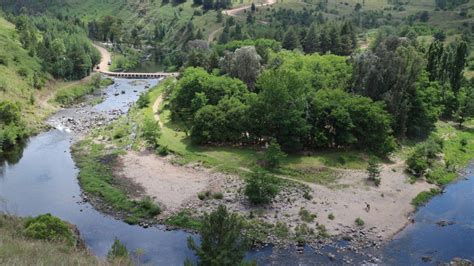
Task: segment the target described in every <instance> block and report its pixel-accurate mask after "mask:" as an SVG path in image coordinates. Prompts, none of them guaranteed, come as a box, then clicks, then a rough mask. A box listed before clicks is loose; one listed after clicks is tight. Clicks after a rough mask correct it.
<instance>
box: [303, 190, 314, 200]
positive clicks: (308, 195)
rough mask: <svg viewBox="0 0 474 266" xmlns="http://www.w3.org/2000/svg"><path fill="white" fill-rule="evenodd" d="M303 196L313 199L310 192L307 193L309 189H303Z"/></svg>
mask: <svg viewBox="0 0 474 266" xmlns="http://www.w3.org/2000/svg"><path fill="white" fill-rule="evenodd" d="M303 198H305V199H307V200H312V199H313V196H312V195H311V194H309V191H307V190H306V191H305V192H304V193H303Z"/></svg>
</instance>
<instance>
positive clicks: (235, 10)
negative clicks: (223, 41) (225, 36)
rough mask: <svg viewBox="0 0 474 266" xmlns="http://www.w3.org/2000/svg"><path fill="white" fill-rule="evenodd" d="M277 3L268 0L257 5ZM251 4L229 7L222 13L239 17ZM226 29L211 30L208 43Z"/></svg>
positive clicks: (274, 0) (263, 22)
mask: <svg viewBox="0 0 474 266" xmlns="http://www.w3.org/2000/svg"><path fill="white" fill-rule="evenodd" d="M276 3H277V0H266V2H265V3H262V4H256V5H255V7H263V6H271V5H274V4H276ZM250 7H251V5H246V6H241V7H236V8H232V9H227V10H223V11H222V14H224V15H227V16H231V17H238V13H239V12H241V11H243V10H246V9H250ZM258 22H259V23H262V24H268V22H266V21H260V20H259V21H258ZM223 29H224V27H220V28H218V29H216V30H214V31H213V32H211V33H210V34H209V37H208V38H207V42H208V43H211V42H213V41H214V39H215V38H216V36H217V34H218V33H219V32H220V31H222V30H223Z"/></svg>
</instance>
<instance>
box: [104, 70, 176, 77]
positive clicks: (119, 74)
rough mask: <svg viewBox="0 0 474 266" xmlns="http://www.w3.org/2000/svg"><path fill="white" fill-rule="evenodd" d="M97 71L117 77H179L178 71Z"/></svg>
mask: <svg viewBox="0 0 474 266" xmlns="http://www.w3.org/2000/svg"><path fill="white" fill-rule="evenodd" d="M97 72H99V73H102V74H104V75H107V76H111V77H117V78H139V79H156V78H166V77H177V76H178V75H179V73H178V72H156V73H129V72H111V71H103V70H97Z"/></svg>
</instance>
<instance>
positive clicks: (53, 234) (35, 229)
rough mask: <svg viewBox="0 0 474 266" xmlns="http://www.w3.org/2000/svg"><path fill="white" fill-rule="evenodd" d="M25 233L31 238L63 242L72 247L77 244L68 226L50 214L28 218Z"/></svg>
mask: <svg viewBox="0 0 474 266" xmlns="http://www.w3.org/2000/svg"><path fill="white" fill-rule="evenodd" d="M23 233H24V234H25V236H27V237H30V238H34V239H42V240H47V241H62V242H65V243H67V244H68V245H71V246H72V245H74V244H75V240H76V239H75V237H74V234H73V232H72V230H71V229H70V228H69V226H68V224H67V223H66V222H64V221H62V220H61V219H59V218H58V217H55V216H52V215H51V214H49V213H47V214H43V215H39V216H36V217H34V218H28V219H27V220H26V222H25V225H24V230H23Z"/></svg>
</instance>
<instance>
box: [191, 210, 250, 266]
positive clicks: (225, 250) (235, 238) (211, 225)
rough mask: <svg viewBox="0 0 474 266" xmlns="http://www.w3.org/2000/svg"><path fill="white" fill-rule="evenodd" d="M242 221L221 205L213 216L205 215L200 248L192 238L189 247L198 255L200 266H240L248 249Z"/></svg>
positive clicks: (201, 229)
mask: <svg viewBox="0 0 474 266" xmlns="http://www.w3.org/2000/svg"><path fill="white" fill-rule="evenodd" d="M242 229H243V224H242V220H241V219H240V218H239V217H238V216H237V214H235V213H229V212H228V211H227V208H226V207H225V206H224V205H219V207H218V208H217V210H215V211H213V212H212V213H211V214H207V213H206V214H204V218H203V220H202V225H201V228H200V230H199V231H200V234H201V245H200V246H199V247H198V246H197V244H196V243H195V242H194V239H193V238H192V237H189V238H188V246H189V248H190V249H191V250H193V251H194V252H195V253H196V256H197V257H198V259H199V262H198V265H206V266H231V265H239V264H240V263H241V262H242V260H243V259H244V256H245V252H246V251H247V249H248V241H247V240H246V239H245V237H244V236H243V235H242Z"/></svg>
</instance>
